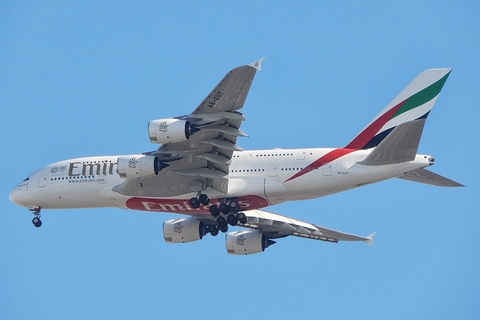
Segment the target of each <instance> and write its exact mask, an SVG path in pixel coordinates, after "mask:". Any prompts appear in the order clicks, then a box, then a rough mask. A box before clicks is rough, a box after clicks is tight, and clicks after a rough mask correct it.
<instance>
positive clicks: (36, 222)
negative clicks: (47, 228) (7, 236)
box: [32, 217, 42, 228]
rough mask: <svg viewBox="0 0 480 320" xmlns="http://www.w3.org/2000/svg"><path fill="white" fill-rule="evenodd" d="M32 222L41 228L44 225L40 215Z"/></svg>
mask: <svg viewBox="0 0 480 320" xmlns="http://www.w3.org/2000/svg"><path fill="white" fill-rule="evenodd" d="M32 223H33V225H34V226H35V227H37V228H40V227H41V226H42V220H40V218H39V217H35V218H33V220H32Z"/></svg>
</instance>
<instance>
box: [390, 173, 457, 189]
mask: <svg viewBox="0 0 480 320" xmlns="http://www.w3.org/2000/svg"><path fill="white" fill-rule="evenodd" d="M397 178H398V179H402V180H408V181H413V182H419V183H425V184H430V185H432V186H437V187H465V186H464V185H463V184H460V183H458V182H455V181H453V180H450V179H448V178H445V177H443V176H441V175H439V174H436V173H433V172H431V171H428V170H426V169H418V170H414V171H411V172H407V173H405V174H404V175H401V176H398V177H397Z"/></svg>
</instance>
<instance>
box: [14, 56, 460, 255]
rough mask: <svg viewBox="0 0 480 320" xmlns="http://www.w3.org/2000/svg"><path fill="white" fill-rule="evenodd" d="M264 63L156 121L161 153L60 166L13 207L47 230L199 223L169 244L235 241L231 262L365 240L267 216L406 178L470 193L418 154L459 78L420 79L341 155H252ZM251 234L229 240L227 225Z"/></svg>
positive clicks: (180, 228)
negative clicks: (67, 223) (60, 222)
mask: <svg viewBox="0 0 480 320" xmlns="http://www.w3.org/2000/svg"><path fill="white" fill-rule="evenodd" d="M262 61H263V59H260V60H258V61H255V62H254V63H252V64H249V65H246V66H242V67H238V68H236V69H233V70H232V71H230V72H229V73H228V74H227V75H226V76H225V77H224V78H223V79H222V80H221V81H220V83H218V85H217V86H216V87H215V88H214V89H213V91H212V92H210V94H209V95H208V96H207V97H206V98H205V99H204V100H203V101H202V102H201V103H200V105H199V106H198V107H197V108H196V109H195V110H194V111H193V112H192V113H191V114H189V115H185V116H180V117H175V118H168V119H159V120H153V121H151V122H150V123H149V124H148V135H149V137H150V141H151V142H152V143H155V144H161V146H160V147H159V148H158V149H157V150H156V151H153V152H146V153H143V154H134V155H124V156H103V157H88V158H78V159H71V160H66V161H60V162H57V163H53V164H50V165H48V166H46V167H44V168H42V169H40V170H38V171H36V172H35V173H33V174H32V175H30V176H29V177H28V178H27V179H25V180H24V181H23V182H22V183H20V184H19V185H17V186H16V187H15V188H14V189H13V190H12V192H11V193H10V200H11V201H12V202H14V203H15V204H17V205H19V206H22V207H27V208H28V209H29V210H30V211H32V213H33V214H34V215H35V217H34V218H33V220H32V222H33V224H34V225H35V227H40V226H41V224H42V222H41V220H40V210H41V209H71V208H98V207H116V208H121V209H131V210H143V211H154V212H172V213H178V214H182V215H187V216H189V217H186V218H185V217H181V218H178V219H174V220H169V221H166V222H164V224H163V234H164V238H165V241H166V242H169V243H185V242H191V241H197V240H200V239H202V237H204V236H205V235H207V234H211V235H212V236H216V235H218V233H219V232H223V233H226V237H225V239H226V248H227V252H228V253H229V254H234V255H246V254H253V253H259V252H263V251H264V250H265V248H267V247H268V246H270V245H271V244H273V243H275V242H274V241H273V240H272V239H277V238H283V237H287V236H296V237H302V238H308V239H315V240H322V241H327V242H334V243H337V242H338V241H364V242H366V243H368V244H369V245H372V238H373V236H374V235H375V233H372V234H371V235H369V236H366V237H362V236H357V235H353V234H349V233H344V232H340V231H336V230H332V229H328V228H325V227H322V226H319V225H316V224H312V223H307V222H303V221H299V220H296V219H293V218H288V217H286V216H282V215H279V214H275V213H272V212H268V211H264V210H262V209H264V208H266V207H269V206H273V205H275V204H279V203H283V202H287V201H299V200H306V199H312V198H318V197H323V196H326V195H330V194H334V193H338V192H341V191H345V190H349V189H353V188H357V187H360V186H364V185H367V184H371V183H375V182H379V181H383V180H387V179H391V178H400V179H405V180H410V181H415V182H421V183H426V184H432V185H436V186H444V187H459V186H462V185H461V184H459V183H457V182H454V181H452V180H450V179H447V178H445V177H442V176H440V175H438V174H435V173H433V172H431V171H428V170H426V169H425V168H426V167H429V166H431V165H433V164H434V157H433V156H431V155H422V154H417V149H418V145H419V142H420V137H421V134H422V130H423V127H424V124H425V120H426V118H427V116H428V114H429V112H430V110H431V109H432V107H433V104H434V103H435V101H436V100H437V98H438V95H439V93H440V90H441V89H442V87H443V85H444V84H445V81H446V80H447V78H448V76H449V74H450V71H451V69H430V70H426V71H423V72H422V73H420V74H419V75H418V76H417V77H416V78H415V79H414V80H413V81H412V82H411V83H410V84H409V85H408V86H407V87H406V88H405V89H404V90H403V91H402V92H401V93H400V94H399V95H398V96H397V97H396V98H395V99H393V100H392V102H390V103H389V104H388V105H387V106H386V107H385V108H384V109H383V110H382V111H381V112H380V113H379V114H378V115H377V116H376V117H375V118H374V119H373V120H372V121H371V122H370V123H369V124H368V125H367V126H366V127H365V129H364V130H362V131H361V132H360V133H359V134H358V135H357V136H356V137H355V138H353V140H352V141H350V142H349V143H348V144H347V145H345V146H344V147H343V148H312V149H271V150H253V151H245V150H243V149H242V148H241V147H239V146H238V145H237V138H238V137H245V136H246V134H245V133H243V132H242V131H240V126H241V124H242V122H243V121H245V120H246V118H245V117H244V116H243V114H242V113H240V112H239V111H238V110H241V109H242V108H243V105H244V102H245V99H246V98H247V94H248V92H249V89H250V86H251V84H252V81H253V78H254V76H255V73H256V71H257V70H260V64H261V62H262ZM229 225H230V226H240V227H244V228H246V230H244V229H242V230H240V231H233V232H228V226H229Z"/></svg>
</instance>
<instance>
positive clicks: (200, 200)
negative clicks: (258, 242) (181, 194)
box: [189, 193, 247, 236]
mask: <svg viewBox="0 0 480 320" xmlns="http://www.w3.org/2000/svg"><path fill="white" fill-rule="evenodd" d="M189 202H190V205H191V206H192V208H194V209H197V208H199V207H200V205H201V204H203V205H204V206H208V205H209V204H210V199H209V198H208V196H207V195H206V194H203V193H200V194H199V195H198V196H197V197H194V198H191V199H190V201H189ZM208 210H209V211H210V213H211V214H212V216H214V217H215V218H216V223H215V225H210V226H208V231H206V232H205V234H206V233H210V234H211V235H212V236H216V235H218V233H219V231H221V232H223V233H226V232H227V231H228V225H231V226H232V227H234V226H236V225H237V224H238V223H242V224H244V223H247V217H246V216H245V213H243V212H239V211H240V205H239V204H238V202H237V201H235V200H231V201H225V202H222V203H220V205H219V206H218V207H217V206H216V205H215V204H212V205H210V207H209V208H208Z"/></svg>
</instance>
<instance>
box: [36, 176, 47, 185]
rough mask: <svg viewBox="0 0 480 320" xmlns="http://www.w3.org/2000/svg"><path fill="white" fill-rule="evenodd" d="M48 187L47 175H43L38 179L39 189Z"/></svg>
mask: <svg viewBox="0 0 480 320" xmlns="http://www.w3.org/2000/svg"><path fill="white" fill-rule="evenodd" d="M46 186H47V176H46V175H41V176H40V177H39V178H38V187H39V188H43V187H46Z"/></svg>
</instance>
